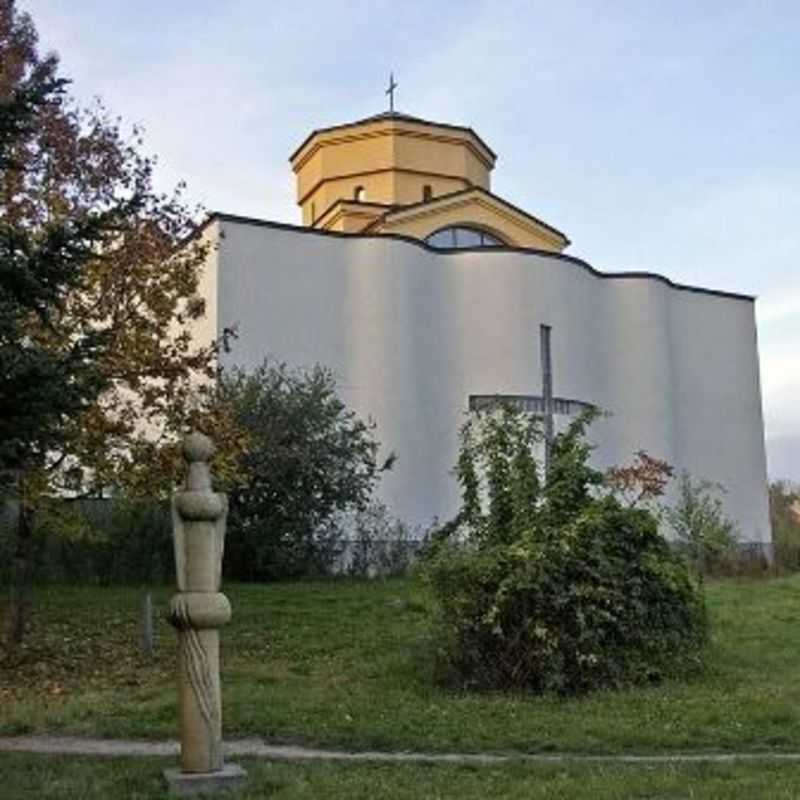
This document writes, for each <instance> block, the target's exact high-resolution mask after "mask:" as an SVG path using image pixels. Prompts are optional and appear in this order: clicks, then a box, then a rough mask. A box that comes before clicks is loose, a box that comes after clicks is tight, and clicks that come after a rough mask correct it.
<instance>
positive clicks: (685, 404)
mask: <svg viewBox="0 0 800 800" xmlns="http://www.w3.org/2000/svg"><path fill="white" fill-rule="evenodd" d="M215 224H218V225H219V226H220V229H221V232H222V236H221V238H220V249H219V253H218V263H219V266H218V275H217V284H218V298H217V303H216V324H217V327H218V330H221V328H222V326H223V325H231V324H234V323H235V324H238V328H239V334H240V338H239V339H238V341H237V342H236V343H235V344H234V348H233V351H232V353H231V354H230V355H229V356H228V359H229V361H230V363H237V364H240V365H242V366H245V367H248V366H254V365H255V364H257V363H259V362H260V361H261V360H262V359H263V357H264V356H265V355H267V354H270V355H274V356H275V357H277V358H280V359H282V360H285V361H287V362H289V363H291V364H298V365H299V364H302V365H311V364H313V363H315V362H319V363H322V364H325V365H327V366H330V367H332V368H333V369H334V370H335V371H336V373H337V374H338V376H339V380H340V384H339V385H340V389H341V394H342V396H343V399H344V400H345V402H347V404H348V405H349V406H351V407H352V408H354V409H355V410H356V411H357V412H358V413H360V414H362V415H364V416H367V415H370V416H372V417H373V418H374V419H375V420H376V421H377V423H378V434H377V435H378V437H379V439H380V441H381V443H382V445H383V447H384V449H385V451H386V452H388V451H389V450H395V451H396V452H397V455H398V461H397V464H396V466H395V468H394V470H393V471H392V472H391V473H389V474H388V475H386V476H385V478H384V480H383V482H382V487H381V495H382V498H383V499H384V501H385V502H387V503H388V504H389V505H390V506H391V507H392V509H393V510H394V511H395V513H397V514H398V515H400V516H402V517H404V518H406V519H407V520H408V521H410V522H412V523H417V524H426V523H428V522H429V521H430V520H431V519H432V518H433V517H439V518H440V519H446V518H448V517H449V516H450V515H452V514H453V513H454V511H455V510H456V508H457V504H458V488H457V485H456V483H455V481H454V479H453V477H452V474H451V469H452V466H453V464H454V463H455V458H456V453H457V432H458V428H459V426H460V424H461V422H462V420H463V413H464V411H465V409H466V404H467V398H468V396H469V395H470V394H493V393H510V394H539V393H540V391H541V382H540V366H539V339H538V337H539V325H540V324H549V325H551V326H552V327H553V369H554V386H555V393H556V395H559V396H562V397H569V398H573V399H578V400H585V401H589V402H592V403H595V404H597V405H598V406H600V407H601V408H603V409H606V410H608V411H610V412H611V413H612V416H611V417H609V418H608V419H606V420H604V421H602V422H599V423H597V425H596V426H595V428H594V431H593V436H594V438H595V440H596V442H597V445H598V447H597V450H596V453H595V460H596V462H597V463H598V464H599V465H608V464H612V463H620V462H623V461H625V460H627V459H629V458H630V457H631V455H632V454H633V452H635V451H636V450H639V449H645V450H647V451H648V452H649V453H650V454H651V455H654V456H659V457H662V458H665V459H667V461H669V462H670V463H671V464H673V465H674V466H675V467H677V468H678V469H681V468H687V469H689V470H690V471H691V472H692V473H693V474H694V475H696V476H698V477H704V478H707V479H710V480H714V481H719V482H721V483H722V484H724V485H725V487H726V488H727V490H728V493H727V495H726V497H725V504H726V510H727V512H728V513H729V514H730V515H731V516H732V517H733V518H734V519H735V520H736V521H737V522H738V524H739V526H740V529H741V535H742V539H743V540H747V541H769V540H770V529H769V521H768V510H767V476H766V460H765V454H764V439H763V426H762V417H761V399H760V390H759V379H758V355H757V349H756V338H755V322H754V310H753V303H752V301H750V300H749V299H745V298H737V297H733V296H724V295H720V294H715V293H711V292H702V291H692V290H688V289H681V288H676V287H673V286H670V285H669V284H668V282H666V281H664V280H663V279H659V278H657V277H655V276H627V277H600V276H598V275H597V274H594V273H593V272H592V271H591V270H590V269H588V268H587V267H585V266H583V265H582V264H581V263H578V262H576V261H575V260H570V259H568V258H563V257H558V256H551V255H546V254H537V253H532V252H511V251H507V252H488V251H487V252H462V253H436V252H432V251H430V250H427V249H425V248H424V247H422V246H421V245H419V244H416V243H413V242H408V241H401V240H397V239H391V238H368V237H337V236H331V235H325V234H321V233H313V232H307V231H304V230H300V229H291V228H281V227H276V226H269V225H258V224H253V223H248V222H243V221H234V220H232V219H230V218H224V217H223V218H221V221H220V222H218V223H215Z"/></svg>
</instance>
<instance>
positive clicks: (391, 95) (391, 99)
mask: <svg viewBox="0 0 800 800" xmlns="http://www.w3.org/2000/svg"><path fill="white" fill-rule="evenodd" d="M396 88H397V84H396V83H395V82H394V73H393V72H390V73H389V88H388V89H387V90H386V94H388V95H389V111H392V112H393V111H394V90H395V89H396Z"/></svg>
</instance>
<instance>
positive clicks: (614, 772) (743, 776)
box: [0, 754, 800, 800]
mask: <svg viewBox="0 0 800 800" xmlns="http://www.w3.org/2000/svg"><path fill="white" fill-rule="evenodd" d="M240 763H241V764H242V765H243V766H244V767H245V769H247V771H248V776H249V784H248V786H247V788H246V790H245V791H243V792H242V793H241V794H237V795H236V797H237V798H241V800H256V798H266V797H269V798H277V800H312V798H313V800H317V798H320V797H324V798H326V800H328V799H329V800H337V798H342V799H343V800H362V799H363V800H374V798H394V799H395V800H420V798H423V799H424V800H436V798H453V797H457V798H458V799H459V800H485V798H486V797H502V798H511V800H514V798H518V799H519V800H545V798H546V800H571V799H573V798H574V799H575V800H578V799H579V798H591V800H622V799H623V798H624V800H631V799H632V798H642V800H643V799H644V798H647V799H648V800H683V798H692V800H765V798H768V800H795V798H797V794H798V792H797V787H798V786H800V764H789V763H786V764H776V763H770V764H766V763H758V764H757V763H748V764H733V765H716V764H691V765H663V766H657V767H646V766H641V765H636V766H632V765H570V766H568V767H567V766H563V765H542V766H538V765H537V766H533V765H529V764H521V763H512V764H504V765H503V766H497V767H457V766H441V765H419V764H404V765H397V764H393V765H372V764H370V765H365V764H309V763H305V764H284V763H270V762H263V761H258V762H256V761H248V760H246V759H245V760H243V761H241V762H240ZM167 765H169V766H173V765H172V764H171V762H169V761H165V760H159V759H145V760H138V759H86V758H70V759H65V758H49V757H47V756H28V755H17V754H13V755H12V754H0V772H2V775H3V782H4V793H3V798H4V800H28V799H29V798H32V797H35V798H37V800H51V799H52V800H55V799H56V798H58V800H69V799H70V798H72V799H73V800H106V798H109V797H124V798H126V800H156V798H164V797H165V795H166V792H165V791H164V788H163V785H162V783H161V770H162V769H163V768H164V767H165V766H167Z"/></svg>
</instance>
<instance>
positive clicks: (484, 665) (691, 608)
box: [424, 408, 706, 693]
mask: <svg viewBox="0 0 800 800" xmlns="http://www.w3.org/2000/svg"><path fill="white" fill-rule="evenodd" d="M594 416H595V413H593V412H592V413H587V414H584V415H583V416H582V417H579V418H578V419H576V420H575V421H574V422H573V423H572V424H571V425H570V427H569V428H568V429H567V430H566V431H565V432H564V433H562V434H560V435H559V436H557V437H556V438H555V440H554V442H553V444H552V447H551V462H550V468H549V471H548V474H547V475H546V476H544V475H543V474H542V470H541V469H540V468H539V466H538V464H537V460H536V458H535V457H534V448H535V445H536V443H537V441H538V439H539V438H540V436H539V433H538V427H537V425H536V422H535V421H534V420H533V419H531V418H530V417H528V416H526V415H523V414H521V413H520V412H518V411H515V410H513V409H510V408H504V409H500V410H499V411H497V412H493V413H489V414H486V413H483V414H478V415H475V416H473V417H471V418H470V419H469V420H468V421H467V423H466V424H465V426H464V428H463V429H462V437H461V451H460V456H459V461H458V466H457V470H456V471H457V474H458V477H459V480H460V482H461V487H462V494H463V503H462V508H461V512H460V514H459V517H458V520H457V522H456V523H455V524H452V525H450V526H448V527H446V528H445V529H444V530H445V531H446V533H445V534H441V535H440V540H439V541H438V543H437V544H435V545H434V546H433V547H432V548H431V554H430V556H429V557H428V560H427V563H426V564H425V568H424V574H425V575H426V577H427V580H428V582H429V584H430V586H431V589H432V592H433V595H434V597H435V599H436V601H437V608H438V617H439V623H440V628H441V646H440V648H439V653H438V664H439V675H440V677H441V678H442V679H444V680H447V681H449V682H451V683H455V684H457V685H458V686H460V687H463V688H466V687H476V688H486V689H525V690H532V691H535V692H545V691H554V692H559V693H577V692H584V691H588V690H591V689H596V688H600V687H618V686H624V685H628V684H634V683H641V682H647V681H656V680H660V679H662V678H663V677H664V676H667V675H671V674H677V673H680V672H683V671H686V670H688V669H691V668H693V667H696V666H697V664H698V663H699V661H700V654H701V649H702V646H703V644H704V641H705V637H706V619H705V609H704V605H703V601H702V596H701V594H700V593H699V591H698V589H697V587H696V586H695V584H694V583H693V581H692V579H691V577H690V575H689V573H688V570H687V568H686V565H685V563H684V561H683V560H682V559H681V558H680V556H679V555H678V554H676V553H674V552H673V551H672V549H671V548H670V547H669V545H668V544H667V542H666V541H665V540H664V539H663V538H662V537H661V536H660V535H659V533H658V524H657V521H656V519H655V517H654V516H653V515H652V514H651V513H650V512H649V511H647V510H644V509H640V508H633V507H625V506H623V505H622V504H621V503H620V502H619V501H618V500H617V499H615V498H614V497H613V496H611V495H608V494H605V493H604V492H603V491H602V490H601V488H600V487H601V485H602V483H603V475H602V473H600V472H598V471H597V470H595V469H593V468H592V467H590V466H589V464H588V458H589V455H590V452H591V447H590V445H589V444H588V443H587V441H586V438H585V430H586V427H587V425H588V424H589V423H590V422H591V420H592V419H593V417H594Z"/></svg>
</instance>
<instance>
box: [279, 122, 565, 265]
mask: <svg viewBox="0 0 800 800" xmlns="http://www.w3.org/2000/svg"><path fill="white" fill-rule="evenodd" d="M495 160H496V156H495V154H494V153H493V152H492V150H491V148H489V146H488V145H487V144H486V143H485V142H484V141H483V139H481V138H480V136H478V134H477V133H475V131H473V130H472V129H471V128H467V127H463V126H459V125H448V124H445V123H441V122H431V121H429V120H424V119H419V118H417V117H411V116H408V115H407V114H401V113H398V112H395V111H389V112H386V113H384V114H378V115H376V116H374V117H368V118H367V119H363V120H359V121H358V122H351V123H347V124H344V125H336V126H334V127H331V128H322V129H319V130H316V131H314V132H313V133H311V134H310V135H309V136H308V137H307V138H306V140H305V141H304V142H303V143H302V144H301V145H300V147H299V148H298V149H297V150H296V151H295V152H294V153H293V154H292V156H291V158H290V161H291V164H292V168H293V170H294V172H295V175H296V176H297V202H298V205H299V206H300V208H301V209H302V214H303V224H305V225H308V226H310V227H313V228H318V229H321V230H330V231H340V232H343V233H372V234H381V233H394V234H402V235H405V236H411V237H414V238H416V239H421V240H423V241H426V242H427V243H428V244H430V245H432V246H435V247H441V248H447V247H472V246H512V247H526V248H536V249H542V250H550V251H555V252H560V251H562V250H563V249H564V248H565V247H566V246H567V245H568V244H569V240H568V239H567V237H566V236H565V235H564V234H563V233H561V231H559V230H557V229H556V228H554V227H552V226H551V225H548V224H547V223H545V222H543V221H542V220H540V219H538V218H536V217H534V216H533V215H531V214H528V213H527V212H525V211H523V210H521V209H519V208H517V207H516V206H513V205H511V204H510V203H508V202H507V201H505V200H503V199H502V198H500V197H498V196H497V195H495V194H492V192H491V189H490V172H491V171H492V169H493V168H494V164H495Z"/></svg>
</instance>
